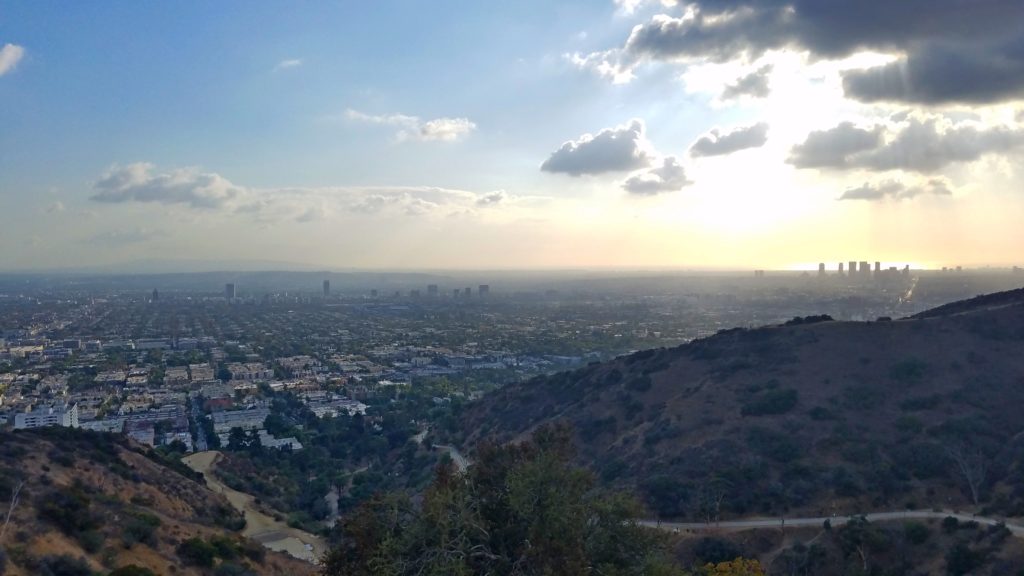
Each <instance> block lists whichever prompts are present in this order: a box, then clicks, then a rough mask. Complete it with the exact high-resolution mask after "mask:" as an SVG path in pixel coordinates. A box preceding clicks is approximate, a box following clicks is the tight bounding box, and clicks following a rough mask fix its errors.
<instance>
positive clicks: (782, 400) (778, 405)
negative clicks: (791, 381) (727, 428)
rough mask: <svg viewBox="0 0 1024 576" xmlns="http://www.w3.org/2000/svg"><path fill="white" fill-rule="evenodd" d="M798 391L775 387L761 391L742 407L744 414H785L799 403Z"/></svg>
mask: <svg viewBox="0 0 1024 576" xmlns="http://www.w3.org/2000/svg"><path fill="white" fill-rule="evenodd" d="M797 398H798V393H797V391H796V390H792V389H788V388H787V389H775V390H766V391H764V392H761V393H760V394H758V395H757V396H755V397H754V398H753V399H751V400H750V401H749V402H747V403H746V404H744V405H743V407H742V408H741V409H740V414H742V415H744V416H766V415H774V414H785V413H786V412H789V411H790V410H792V409H793V408H794V407H795V406H796V403H797Z"/></svg>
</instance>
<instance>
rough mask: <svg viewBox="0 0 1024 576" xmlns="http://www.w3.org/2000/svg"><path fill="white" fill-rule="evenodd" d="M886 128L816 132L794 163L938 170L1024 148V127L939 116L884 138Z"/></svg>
mask: <svg viewBox="0 0 1024 576" xmlns="http://www.w3.org/2000/svg"><path fill="white" fill-rule="evenodd" d="M883 133H884V130H883V129H882V128H880V127H876V128H874V129H873V130H864V129H860V128H857V127H855V126H853V125H852V124H849V123H845V124H840V125H839V126H837V127H835V128H833V129H832V130H827V131H824V132H813V133H811V135H809V136H808V137H807V140H806V141H805V142H804V143H803V144H800V145H798V146H796V147H794V148H793V151H792V154H791V156H790V159H789V162H790V163H791V164H793V165H795V166H797V167H798V168H834V169H848V168H863V169H866V170H872V171H876V172H885V171H888V170H904V171H909V172H920V173H925V174H929V173H935V172H938V171H940V170H942V169H944V168H946V167H947V166H949V165H950V164H955V163H960V162H974V161H976V160H979V159H981V158H982V157H983V156H986V155H989V154H1001V153H1008V152H1011V151H1013V150H1015V149H1018V148H1021V147H1024V129H1010V128H1005V127H994V128H989V129H978V128H975V127H973V126H953V127H948V128H945V129H944V130H940V129H939V124H938V122H937V121H936V120H935V119H927V120H919V119H911V120H909V122H908V123H907V125H906V126H904V127H903V128H902V129H901V130H899V131H898V132H896V133H895V134H889V135H888V138H883Z"/></svg>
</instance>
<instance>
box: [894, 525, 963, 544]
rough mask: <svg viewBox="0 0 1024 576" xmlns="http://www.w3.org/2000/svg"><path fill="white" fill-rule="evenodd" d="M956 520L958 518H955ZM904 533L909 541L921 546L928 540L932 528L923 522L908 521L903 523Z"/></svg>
mask: <svg viewBox="0 0 1024 576" xmlns="http://www.w3.org/2000/svg"><path fill="white" fill-rule="evenodd" d="M954 520H956V519H955V518H954ZM903 534H904V535H905V536H906V537H907V541H908V542H910V543H911V544H914V545H915V546H919V545H921V544H924V543H925V542H927V541H928V538H929V537H930V536H931V530H929V529H928V527H927V526H925V525H924V524H922V523H921V522H907V523H906V524H904V525H903Z"/></svg>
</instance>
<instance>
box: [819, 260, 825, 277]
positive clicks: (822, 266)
mask: <svg viewBox="0 0 1024 576" xmlns="http://www.w3.org/2000/svg"><path fill="white" fill-rule="evenodd" d="M824 275H825V263H824V262H821V263H819V264H818V276H824Z"/></svg>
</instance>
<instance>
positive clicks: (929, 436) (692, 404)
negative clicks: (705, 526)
mask: <svg viewBox="0 0 1024 576" xmlns="http://www.w3.org/2000/svg"><path fill="white" fill-rule="evenodd" d="M819 320H822V319H812V320H811V321H801V322H791V323H789V324H788V325H785V326H776V327H768V328H761V329H754V330H744V329H736V330H729V331H724V332H722V333H719V334H718V335H716V336H713V337H711V338H707V339H704V340H699V341H696V342H692V343H690V344H687V345H684V346H681V347H678V348H673V349H661V350H649V351H644V352H639V353H636V354H633V355H630V356H627V357H623V358H620V359H617V360H615V361H612V362H609V363H605V364H600V365H592V366H589V367H587V368H584V369H581V370H578V371H575V372H571V373H563V374H559V375H555V376H551V377H547V378H539V379H535V380H531V381H529V382H526V383H522V384H516V385H510V386H508V387H506V388H504V389H503V390H500V391H498V392H497V393H495V394H493V395H490V396H488V397H487V398H485V399H483V400H482V401H481V402H479V403H477V404H475V405H474V406H473V407H471V409H470V410H469V411H468V413H467V416H466V427H465V429H466V430H467V431H469V433H468V435H467V437H466V439H465V440H466V445H467V446H471V445H472V444H474V443H475V442H478V441H480V440H482V439H485V438H490V439H495V440H498V441H507V440H514V439H517V438H521V437H522V436H523V434H525V433H527V432H529V431H530V430H532V429H533V428H534V427H536V426H537V425H540V424H542V423H545V422H550V421H553V420H558V419H567V420H569V421H571V422H572V423H573V424H574V425H575V427H576V429H577V433H578V437H579V446H580V459H581V460H582V461H583V462H584V463H585V464H587V465H589V466H590V467H592V468H593V469H594V470H595V472H597V473H599V474H600V475H601V477H602V478H603V479H605V480H606V481H608V482H610V483H613V484H623V485H632V486H635V487H637V488H638V489H639V491H640V493H641V495H642V496H643V498H644V499H645V501H646V503H647V505H648V506H649V507H650V509H651V512H652V514H658V515H661V516H663V517H677V518H693V519H708V518H713V517H714V516H716V515H717V516H720V517H722V518H726V517H729V516H749V515H754V514H776V513H780V512H784V511H788V512H790V513H797V512H809V513H813V514H822V515H829V514H831V513H838V514H847V513H852V512H856V511H862V510H870V509H878V508H879V507H885V506H890V507H891V506H897V507H902V506H905V505H907V506H918V507H963V508H970V509H976V510H982V509H986V511H987V512H990V513H994V514H1002V515H1013V516H1022V515H1024V440H1022V438H1020V436H1024V435H1022V434H1021V432H1024V417H1022V415H1024V291H1014V292H1008V293H1002V294H997V295H990V296H986V297H982V298H979V299H975V300H972V301H965V302H961V303H957V304H954V305H950V306H947V307H943V308H942V309H938V310H936V311H933V312H930V313H925V314H922V315H920V316H918V317H915V318H911V319H905V320H897V321H881V322H869V323H850V322H832V321H819Z"/></svg>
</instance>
